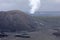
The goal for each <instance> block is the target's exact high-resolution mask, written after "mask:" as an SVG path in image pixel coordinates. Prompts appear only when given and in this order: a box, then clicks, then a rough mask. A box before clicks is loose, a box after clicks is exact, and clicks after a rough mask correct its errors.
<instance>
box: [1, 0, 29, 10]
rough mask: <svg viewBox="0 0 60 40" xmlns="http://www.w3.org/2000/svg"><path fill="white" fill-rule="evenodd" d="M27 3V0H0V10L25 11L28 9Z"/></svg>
mask: <svg viewBox="0 0 60 40" xmlns="http://www.w3.org/2000/svg"><path fill="white" fill-rule="evenodd" d="M27 4H28V2H27V0H0V11H7V10H22V11H26V10H27V9H28V7H27ZM24 9H26V10H24Z"/></svg>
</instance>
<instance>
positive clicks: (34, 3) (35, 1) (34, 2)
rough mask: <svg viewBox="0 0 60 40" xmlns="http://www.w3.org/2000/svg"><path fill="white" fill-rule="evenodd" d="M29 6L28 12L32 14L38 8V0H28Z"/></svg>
mask: <svg viewBox="0 0 60 40" xmlns="http://www.w3.org/2000/svg"><path fill="white" fill-rule="evenodd" d="M29 2H30V4H29V6H30V7H31V10H30V13H31V14H34V13H35V12H36V11H38V9H39V8H40V0H29Z"/></svg>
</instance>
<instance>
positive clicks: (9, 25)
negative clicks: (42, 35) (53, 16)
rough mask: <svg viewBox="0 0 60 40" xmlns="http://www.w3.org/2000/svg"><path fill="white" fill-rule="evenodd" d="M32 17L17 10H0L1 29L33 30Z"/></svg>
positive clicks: (34, 25)
mask: <svg viewBox="0 0 60 40" xmlns="http://www.w3.org/2000/svg"><path fill="white" fill-rule="evenodd" d="M36 27H37V26H36V24H35V23H34V21H33V18H32V17H31V16H30V15H27V14H26V13H24V12H22V11H19V10H12V11H1V12H0V30H1V31H8V32H9V31H10V32H11V31H12V32H15V31H33V30H35V29H36Z"/></svg>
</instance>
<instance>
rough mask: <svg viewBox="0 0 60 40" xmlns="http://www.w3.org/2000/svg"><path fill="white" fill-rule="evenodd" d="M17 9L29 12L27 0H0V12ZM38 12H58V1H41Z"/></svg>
mask: <svg viewBox="0 0 60 40" xmlns="http://www.w3.org/2000/svg"><path fill="white" fill-rule="evenodd" d="M13 9H17V10H18V9H19V10H22V11H28V10H30V7H29V1H28V0H0V11H1V10H13ZM39 11H60V0H41V7H40V10H39Z"/></svg>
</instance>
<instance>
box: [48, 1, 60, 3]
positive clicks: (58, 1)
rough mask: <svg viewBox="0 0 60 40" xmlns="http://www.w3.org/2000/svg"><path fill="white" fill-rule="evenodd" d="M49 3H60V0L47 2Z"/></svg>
mask: <svg viewBox="0 0 60 40" xmlns="http://www.w3.org/2000/svg"><path fill="white" fill-rule="evenodd" d="M47 1H49V2H54V3H60V0H47Z"/></svg>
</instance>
